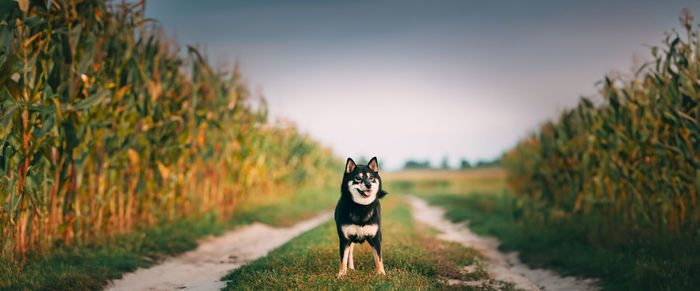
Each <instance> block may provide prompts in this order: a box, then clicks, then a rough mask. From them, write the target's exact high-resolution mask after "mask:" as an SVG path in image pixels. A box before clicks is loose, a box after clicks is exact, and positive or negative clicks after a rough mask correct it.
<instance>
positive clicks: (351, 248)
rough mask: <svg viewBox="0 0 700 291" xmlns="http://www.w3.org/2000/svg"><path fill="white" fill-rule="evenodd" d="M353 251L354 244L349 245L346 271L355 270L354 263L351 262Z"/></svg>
mask: <svg viewBox="0 0 700 291" xmlns="http://www.w3.org/2000/svg"><path fill="white" fill-rule="evenodd" d="M353 250H355V244H354V243H350V251H349V253H350V254H349V255H348V256H349V257H348V269H350V270H355V263H353V261H352V253H353Z"/></svg>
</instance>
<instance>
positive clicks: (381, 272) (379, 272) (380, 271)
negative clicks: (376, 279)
mask: <svg viewBox="0 0 700 291" xmlns="http://www.w3.org/2000/svg"><path fill="white" fill-rule="evenodd" d="M377 275H382V276H386V273H385V272H384V269H380V270H377Z"/></svg>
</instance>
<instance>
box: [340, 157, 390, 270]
mask: <svg viewBox="0 0 700 291" xmlns="http://www.w3.org/2000/svg"><path fill="white" fill-rule="evenodd" d="M386 194H387V193H386V192H385V191H384V190H382V178H381V177H379V165H378V164H377V157H373V158H372V159H371V160H370V161H369V163H368V164H367V166H364V165H356V164H355V161H353V160H352V159H351V158H348V160H347V162H346V163H345V173H344V174H343V182H342V184H341V185H340V199H338V204H337V205H336V206H335V225H336V229H337V230H338V238H339V241H340V271H339V272H338V276H337V278H338V279H340V278H341V277H343V276H344V275H345V274H346V272H347V269H348V268H350V269H353V270H354V269H355V265H354V263H353V261H352V251H353V246H354V244H361V243H363V242H364V241H367V242H368V243H369V245H370V246H371V248H372V254H373V255H374V264H375V267H376V273H377V274H378V275H385V274H386V273H385V272H384V264H383V263H382V229H381V207H380V206H379V198H382V197H384V196H385V195H386Z"/></svg>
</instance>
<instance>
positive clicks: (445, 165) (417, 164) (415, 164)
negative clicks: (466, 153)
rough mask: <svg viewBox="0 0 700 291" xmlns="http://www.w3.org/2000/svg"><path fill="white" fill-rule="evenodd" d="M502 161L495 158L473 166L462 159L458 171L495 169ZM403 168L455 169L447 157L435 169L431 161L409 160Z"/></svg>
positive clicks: (480, 161) (481, 161)
mask: <svg viewBox="0 0 700 291" xmlns="http://www.w3.org/2000/svg"><path fill="white" fill-rule="evenodd" d="M500 161H501V159H500V158H495V159H493V160H479V161H478V162H476V164H474V165H472V164H471V163H470V162H469V161H467V160H466V159H462V160H461V161H460V163H459V167H458V168H457V169H460V170H463V169H471V168H486V167H495V166H498V165H499V163H500ZM403 168H404V170H425V169H454V168H453V167H450V165H449V162H448V159H447V157H444V158H443V159H442V161H441V162H440V165H439V166H435V167H433V166H432V165H431V164H430V161H429V160H413V159H409V160H407V161H406V163H405V164H404V166H403Z"/></svg>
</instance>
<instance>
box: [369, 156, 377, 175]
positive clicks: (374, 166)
mask: <svg viewBox="0 0 700 291" xmlns="http://www.w3.org/2000/svg"><path fill="white" fill-rule="evenodd" d="M367 167H369V168H370V169H371V170H372V171H374V172H379V165H378V164H377V157H374V158H372V159H371V160H369V164H367Z"/></svg>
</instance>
